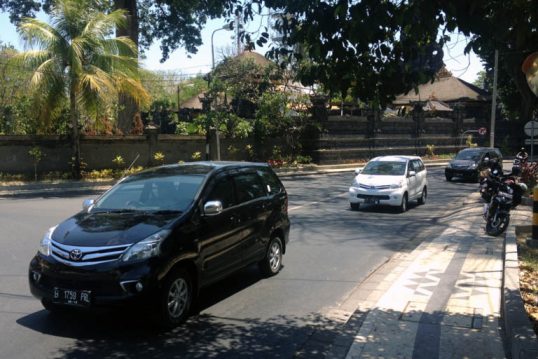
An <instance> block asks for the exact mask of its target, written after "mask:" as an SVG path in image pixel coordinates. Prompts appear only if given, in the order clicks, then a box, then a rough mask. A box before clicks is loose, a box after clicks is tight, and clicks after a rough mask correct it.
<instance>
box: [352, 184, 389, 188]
mask: <svg viewBox="0 0 538 359" xmlns="http://www.w3.org/2000/svg"><path fill="white" fill-rule="evenodd" d="M359 187H360V188H363V189H389V188H390V186H389V185H382V186H368V185H366V184H362V183H361V184H359Z"/></svg>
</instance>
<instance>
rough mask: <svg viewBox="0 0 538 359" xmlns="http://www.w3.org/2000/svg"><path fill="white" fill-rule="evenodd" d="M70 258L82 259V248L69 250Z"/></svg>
mask: <svg viewBox="0 0 538 359" xmlns="http://www.w3.org/2000/svg"><path fill="white" fill-rule="evenodd" d="M69 258H71V260H74V261H77V262H78V261H79V260H81V259H82V251H81V250H80V249H73V250H72V251H71V252H69Z"/></svg>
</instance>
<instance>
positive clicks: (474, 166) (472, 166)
mask: <svg viewBox="0 0 538 359" xmlns="http://www.w3.org/2000/svg"><path fill="white" fill-rule="evenodd" d="M476 166H477V164H476V163H473V164H471V165H470V166H469V168H476Z"/></svg>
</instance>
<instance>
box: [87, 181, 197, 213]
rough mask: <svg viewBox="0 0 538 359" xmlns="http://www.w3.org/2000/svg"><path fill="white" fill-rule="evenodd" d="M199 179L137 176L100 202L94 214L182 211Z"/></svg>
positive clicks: (117, 186)
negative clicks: (122, 210) (123, 210)
mask: <svg viewBox="0 0 538 359" xmlns="http://www.w3.org/2000/svg"><path fill="white" fill-rule="evenodd" d="M203 179H204V177H203V176H196V175H194V176H190V175H178V176H155V177H144V176H138V177H135V178H134V179H132V180H129V181H125V182H120V183H118V184H117V185H116V186H114V187H113V188H112V189H111V190H110V191H109V192H107V193H106V194H105V195H104V196H103V197H102V198H100V199H99V200H98V201H97V203H96V204H95V205H94V207H93V208H94V209H95V210H120V209H134V210H143V211H161V210H177V211H184V210H185V209H186V208H187V207H188V206H189V205H190V204H191V203H192V201H193V200H194V197H195V195H196V193H197V192H198V189H199V188H200V184H201V182H202V180H203Z"/></svg>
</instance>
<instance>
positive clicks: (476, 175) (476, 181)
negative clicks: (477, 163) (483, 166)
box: [472, 172, 480, 183]
mask: <svg viewBox="0 0 538 359" xmlns="http://www.w3.org/2000/svg"><path fill="white" fill-rule="evenodd" d="M472 178H473V183H478V182H480V172H476V174H474V175H473V177H472Z"/></svg>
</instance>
